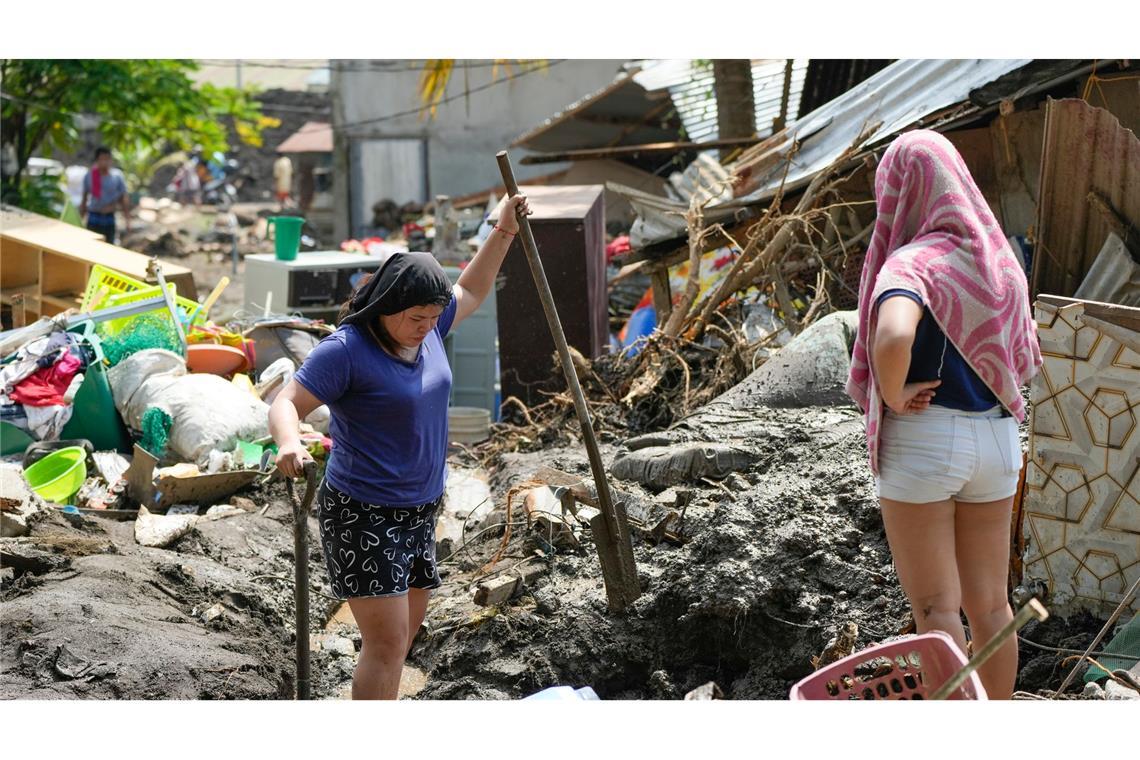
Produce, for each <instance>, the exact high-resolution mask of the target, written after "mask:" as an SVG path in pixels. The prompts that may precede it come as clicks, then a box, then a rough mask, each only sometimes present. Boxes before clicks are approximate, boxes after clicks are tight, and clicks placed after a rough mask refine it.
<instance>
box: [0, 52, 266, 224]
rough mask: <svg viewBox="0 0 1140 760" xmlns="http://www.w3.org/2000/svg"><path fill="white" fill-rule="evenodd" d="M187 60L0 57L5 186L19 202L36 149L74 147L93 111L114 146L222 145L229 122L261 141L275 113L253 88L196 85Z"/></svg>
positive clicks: (42, 151)
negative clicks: (266, 110)
mask: <svg viewBox="0 0 1140 760" xmlns="http://www.w3.org/2000/svg"><path fill="white" fill-rule="evenodd" d="M196 69H197V65H196V64H195V63H194V62H193V61H189V60H173V59H163V60H92V59H85V60H33V59H20V60H15V59H3V60H0V91H2V92H3V100H2V101H0V102H2V110H0V141H2V142H3V144H4V149H5V150H9V149H10V150H11V151H12V153H10V154H9V155H12V154H14V156H15V162H14V164H15V165H14V166H11V167H5V171H4V177H3V189H2V194H3V197H4V199H5V200H6V201H9V202H14V203H19V202H20V199H21V198H22V190H21V185H22V183H23V182H24V180H25V171H24V170H25V168H26V167H27V164H28V159H29V158H30V157H32V156H33V155H37V154H38V155H50V154H51V153H52V151H54V150H57V149H58V150H64V151H66V150H71V149H74V148H75V147H76V145H77V143H78V140H79V137H80V127H81V123H80V119H81V118H82V117H83V116H84V115H86V116H89V117H95V118H97V119H98V122H99V127H98V128H99V131H100V133H101V135H102V138H103V141H104V142H105V143H106V144H107V145H108V146H110V147H111V148H112V150H115V151H116V152H119V151H122V152H124V153H126V152H137V151H138V150H139V147H140V146H150V147H151V149H160V150H166V149H168V148H169V149H171V150H180V149H181V150H187V149H189V148H191V147H192V146H194V145H201V146H202V147H203V148H204V149H205V150H206V151H208V152H210V151H215V150H223V151H224V150H226V149H227V148H228V147H229V146H228V143H227V139H226V134H227V127H231V126H232V127H233V129H234V132H235V133H236V134H237V135H238V136H239V139H241V140H242V141H243V142H247V143H250V144H254V145H258V144H260V140H261V130H262V129H263V128H265V127H266V126H271V125H272V123H273V122H274V121H276V120H273V119H267V118H265V117H263V116H262V114H261V109H260V106H259V105H258V104H257V102H256V101H254V100H253V99H252V97H251V93H250V91H246V90H236V89H234V88H228V87H226V88H223V87H215V86H213V85H208V84H204V85H201V86H196V85H195V83H194V81H193V79H191V77H190V75H191V73H192V72H194V71H195V70H196Z"/></svg>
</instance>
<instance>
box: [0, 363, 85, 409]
mask: <svg viewBox="0 0 1140 760" xmlns="http://www.w3.org/2000/svg"><path fill="white" fill-rule="evenodd" d="M82 367H83V363H82V362H81V361H80V360H79V358H78V357H76V356H75V355H74V354H71V353H69V352H68V353H64V354H63V356H62V357H61V358H60V360H59V361H57V362H56V363H55V364H53V365H52V366H50V367H45V368H43V369H39V370H36V371H35V372H33V373H32V374H31V375H29V376H28V377H26V378H24V380H22V381H21V382H20V383H19V384H18V385H17V386H16V387H15V388H13V389H12V392H11V393H10V394H8V397H9V398H11V399H12V400H13V401H15V402H17V403H20V404H23V405H24V406H57V405H63V404H66V403H67V401H65V400H64V394H66V393H67V389H68V386H70V385H71V381H72V379H74V377H75V376H76V375H77V374H78V373H79V370H80V369H82Z"/></svg>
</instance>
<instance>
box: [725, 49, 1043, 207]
mask: <svg viewBox="0 0 1140 760" xmlns="http://www.w3.org/2000/svg"><path fill="white" fill-rule="evenodd" d="M1028 63H1030V61H1029V60H1028V59H1018V60H980V59H964V60H903V61H897V62H895V63H893V64H891V65H890V66H888V67H887V68H885V69H883V70H882V71H880V72H879V73H877V74H875V75H874V76H872V77H871V78H870V79H867V80H865V81H863V82H860V83H859V84H857V85H856V86H855V87H854V88H852V89H851V90H849V91H848V92H846V93H845V94H843V95H841V96H840V97H838V98H836V99H835V100H833V101H831V102H830V103H828V104H827V105H824V106H822V107H820V108H817V109H816V110H815V111H812V112H811V113H810V114H808V115H807V116H805V117H803V118H802V119H800V120H799V121H797V122H796V123H795V124H793V125H792V126H791V127H789V128H788V130H787V132H786V133H784V134H781V135H777V136H775V137H773V138H771V139H769V140H767V141H765V142H764V143H761V144H760V145H757V146H756V147H755V148H752V149H750V150H748V151H746V152H745V154H744V155H742V156H741V157H740V159H739V160H738V161H737V163H736V165H735V168H736V169H737V171H738V173H741V174H742V175H743V176H745V177H746V184H745V185H744V188H743V189H744V191H745V192H746V193H747V195H746V196H745V200H762V199H764V198H766V197H769V196H770V195H771V194H773V193H774V192H775V191H776V189H777V188H778V187H779V186H780V183H781V182H782V181H785V180H784V168H785V167H784V161H783V160H782V158H783V156H784V155H786V153H787V151H788V149H789V148H790V147H791V146H792V144H793V143H794V142H795V141H799V142H800V147H799V151H798V152H797V153H796V155H795V157H794V158H793V159H792V167H791V170H790V171H789V172H788V173H787V179H786V185H785V187H787V188H788V189H794V188H797V187H799V186H802V185H803V184H806V183H807V182H808V181H810V179H811V178H812V177H813V176H815V174H816V173H817V172H819V171H821V170H823V169H825V168H827V166H828V165H829V164H831V162H832V161H834V160H835V159H836V158H838V157H839V156H840V155H841V154H842V153H843V151H845V150H847V149H848V148H849V147H851V146H852V144H853V143H854V142H855V141H856V138H858V137H859V136H860V134H861V133H863V132H864V130H866V129H867V128H868V127H870V126H871V125H874V124H878V125H879V126H878V127H877V128H875V129H874V130H873V131H871V132H870V133H869V134H866V135H865V136H864V139H863V140H862V141H861V143H860V146H859V147H863V146H871V145H874V144H876V143H879V142H882V141H884V140H886V139H888V138H890V137H892V136H893V135H895V134H897V133H898V132H900V131H902V130H903V129H905V128H906V127H909V126H911V125H913V124H916V123H918V122H919V121H920V120H921V119H923V118H924V117H926V116H929V115H930V114H933V113H935V112H937V111H940V110H942V109H945V108H947V107H949V106H952V105H955V104H957V103H961V102H963V101H966V100H967V99H968V98H969V95H970V92H971V91H973V90H975V89H976V88H978V87H981V86H982V85H984V84H987V83H989V82H992V81H994V80H995V79H998V78H999V77H1001V76H1003V75H1005V74H1008V73H1010V72H1011V71H1015V70H1017V69H1019V68H1021V67H1023V66H1025V65H1026V64H1028ZM773 159H775V160H773ZM749 170H751V173H749Z"/></svg>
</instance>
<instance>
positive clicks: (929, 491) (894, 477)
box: [876, 405, 1022, 504]
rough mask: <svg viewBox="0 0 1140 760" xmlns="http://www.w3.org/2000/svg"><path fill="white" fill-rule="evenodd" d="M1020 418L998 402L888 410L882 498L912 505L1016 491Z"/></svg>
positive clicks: (882, 456)
mask: <svg viewBox="0 0 1140 760" xmlns="http://www.w3.org/2000/svg"><path fill="white" fill-rule="evenodd" d="M1021 461H1022V459H1021V440H1020V438H1019V437H1018V432H1017V422H1016V421H1015V420H1014V419H1013V417H1004V416H1002V409H1001V407H1000V406H996V407H994V408H993V409H990V410H988V411H985V412H963V411H960V410H957V409H948V408H946V407H941V406H933V405H932V406H930V407H928V408H927V409H925V410H923V411H921V412H918V413H917V414H908V415H898V414H895V413H894V412H892V411H890V410H887V412H886V415H885V416H884V418H883V427H882V434H881V436H880V438H879V478H878V480H877V484H876V485H877V489H878V494H879V497H880V498H884V499H891V500H892V501H904V502H908V503H911V504H929V503H930V502H935V501H947V500H949V499H954V500H956V501H965V502H987V501H998V500H1000V499H1007V498H1009V497H1011V496H1013V495H1014V494H1015V493H1017V481H1018V476H1019V474H1020V473H1021Z"/></svg>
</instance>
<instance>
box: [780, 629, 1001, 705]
mask: <svg viewBox="0 0 1140 760" xmlns="http://www.w3.org/2000/svg"><path fill="white" fill-rule="evenodd" d="M965 665H966V656H965V655H964V654H963V653H962V650H961V649H959V648H958V645H957V644H955V643H954V640H953V639H952V638H950V637H949V636H948V635H946V634H945V633H942V632H940V631H932V632H930V633H923V634H919V635H917V636H906V637H904V638H901V639H898V640H896V641H891V642H889V643H886V644H878V645H876V646H873V647H868V648H867V649H864V650H863V651H861V652H856V653H855V654H853V655H851V656H849V657H844V658H843V659H842V660H839V661H838V662H835V663H833V664H831V665H828V666H827V667H826V668H823V669H822V670H818V671H816V672H815V673H813V674H811V675H810V676H808V677H807V678H805V679H803V680H802V681H800V682H799V683H797V684H796V685H795V686H793V687H792V691H791V694H789V696H788V698H789V699H792V700H832V701H834V700H846V699H849V700H868V699H869V700H899V699H915V700H918V699H928V698H929V697H930V695H931V694H933V693H934V692H935V691H936V690H937V689H938V687H939V686H941V685H942V684H944V683H946V681H947V680H949V679H950V677H951V676H953V675H954V674H955V673H957V672H958V671H959V670H961V669H962V668H963V667H965ZM947 699H958V700H963V699H966V700H970V699H973V700H984V699H986V690H985V689H984V688H983V687H982V682H981V681H980V680H979V679H978V674H977V673H971V674H970V677H969V678H968V679H967V680H966V682H965V683H963V684H962V685H961V686H959V687H958V688H957V689H955V690H954V691H953V692H952V693H951V694H950V696H949V697H947Z"/></svg>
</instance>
